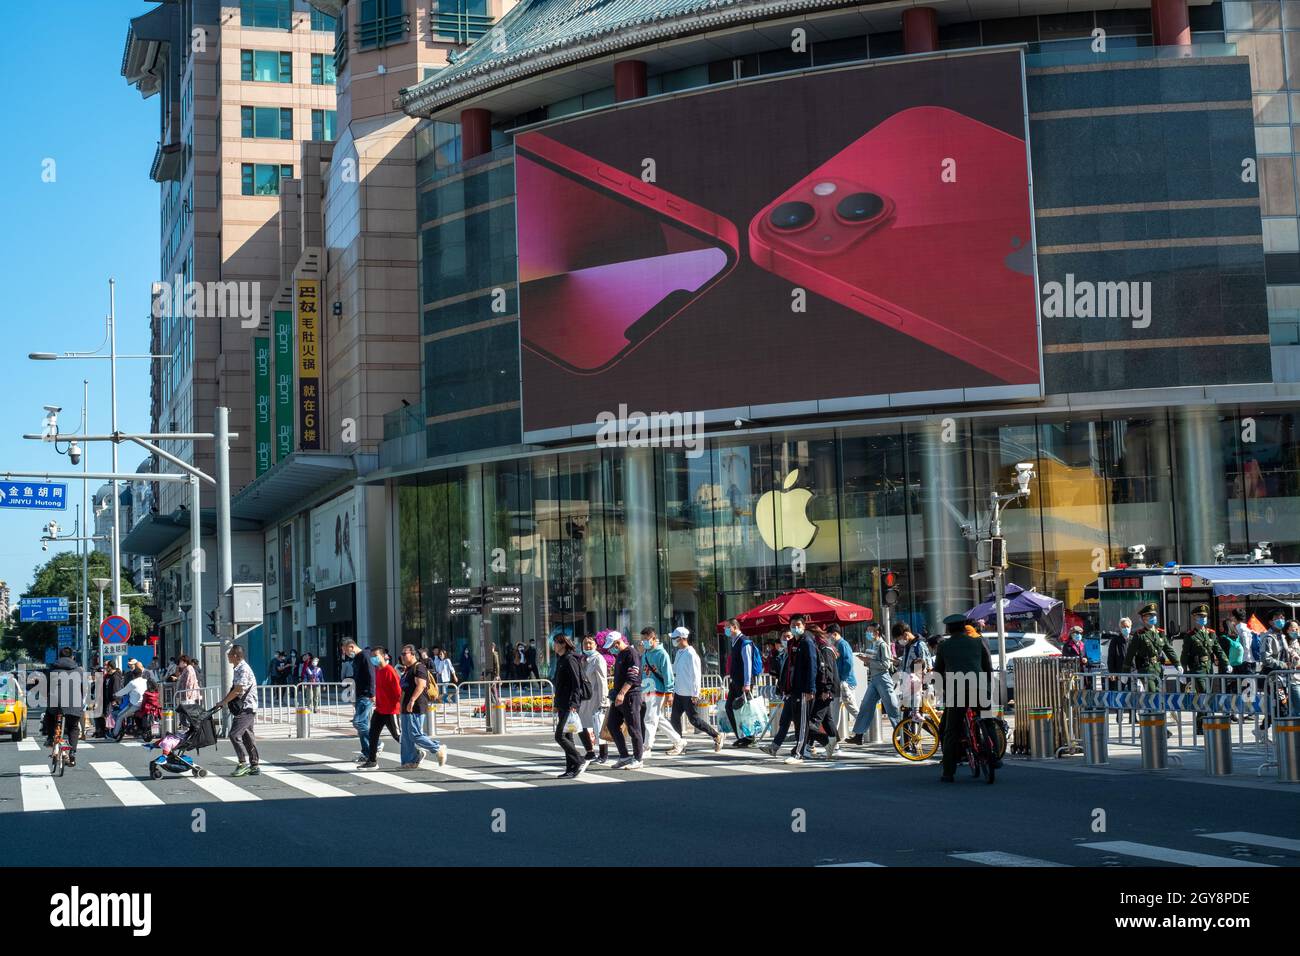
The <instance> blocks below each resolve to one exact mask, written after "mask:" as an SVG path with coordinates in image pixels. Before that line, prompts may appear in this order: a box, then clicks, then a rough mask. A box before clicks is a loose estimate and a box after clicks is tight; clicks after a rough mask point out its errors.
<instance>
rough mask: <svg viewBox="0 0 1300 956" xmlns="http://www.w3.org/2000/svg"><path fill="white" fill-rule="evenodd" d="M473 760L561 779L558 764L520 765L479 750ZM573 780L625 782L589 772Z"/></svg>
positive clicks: (580, 781)
mask: <svg viewBox="0 0 1300 956" xmlns="http://www.w3.org/2000/svg"><path fill="white" fill-rule="evenodd" d="M461 753H465V751H461ZM551 756H552V757H554V756H557V755H556V754H551ZM473 758H474V759H475V760H482V761H484V762H486V763H491V764H497V765H498V766H502V767H517V768H518V769H520V770H527V771H530V772H532V773H539V774H547V775H549V776H552V777H554V778H555V779H557V780H558V779H559V774H558V772H557V771H558V770H559V764H558V763H557V764H555V765H547V764H542V763H520V762H519V761H518V760H515V759H514V758H512V757H502V756H499V755H498V754H485V753H481V752H479V751H477V750H476V751H474V754H473ZM572 779H574V780H576V781H577V782H578V783H622V782H623V781H621V780H619V779H618V778H617V777H611V776H607V775H606V774H600V773H595V772H594V771H587V772H585V773H583V775H582V776H581V777H574V778H572Z"/></svg>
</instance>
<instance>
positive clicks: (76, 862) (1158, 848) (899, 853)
mask: <svg viewBox="0 0 1300 956" xmlns="http://www.w3.org/2000/svg"><path fill="white" fill-rule="evenodd" d="M451 743H452V759H451V760H450V761H449V764H448V772H446V773H442V772H439V771H438V770H437V769H436V768H433V769H428V770H426V769H424V768H421V769H420V770H417V771H397V769H396V760H395V759H392V756H391V750H392V749H393V745H392V743H391V742H389V748H390V754H389V755H388V756H387V757H386V759H385V761H384V764H383V766H381V768H380V770H381V772H382V773H381V774H380V776H379V777H375V776H373V775H371V776H369V777H367V776H366V775H365V774H364V773H356V772H353V767H352V766H351V759H352V755H353V754H354V752H355V745H354V743H353V742H352V741H349V740H343V739H325V740H319V739H318V740H309V741H296V740H278V741H268V742H265V743H264V744H263V747H262V759H263V762H264V763H265V764H269V765H270V766H272V767H274V768H276V769H274V770H271V771H269V772H264V773H263V774H262V775H261V776H260V777H252V778H249V777H245V778H238V779H234V780H231V779H230V778H229V776H228V775H229V773H230V772H231V770H232V769H233V767H234V764H233V762H231V759H230V758H231V750H230V747H229V745H228V744H226V743H225V742H222V743H221V744H220V745H219V747H218V749H217V751H216V752H215V753H214V752H213V751H211V750H208V751H204V752H203V755H202V762H203V763H204V764H205V765H206V766H207V767H209V768H211V769H212V773H211V775H210V776H209V777H208V778H205V780H204V781H196V780H194V779H192V778H191V777H190V776H188V775H186V776H181V777H171V776H169V777H165V778H164V779H162V780H158V781H154V780H150V779H149V778H148V776H147V772H146V766H147V762H148V759H149V754H148V753H146V752H145V751H144V750H143V749H142V748H140V747H139V746H138V745H131V744H104V743H103V742H97V745H96V746H95V748H94V749H93V750H89V751H83V752H82V753H81V755H80V759H79V765H78V766H77V767H76V768H74V769H70V770H68V771H67V773H66V775H65V776H64V777H63V778H61V779H59V780H53V779H51V778H50V776H49V773H48V769H46V766H45V763H44V761H45V753H44V751H41V750H35V751H33V750H25V751H19V750H17V748H16V747H15V746H14V745H13V744H9V743H6V744H0V845H3V846H4V847H5V851H6V857H7V858H9V859H11V860H17V861H21V862H22V863H24V864H27V865H61V866H85V865H89V866H107V865H120V864H121V861H122V856H123V854H124V853H126V854H129V853H130V852H131V851H130V849H129V847H130V845H131V844H130V842H129V840H126V841H124V839H123V838H125V837H129V836H130V835H131V834H138V835H140V836H141V837H142V839H141V840H140V841H139V843H138V845H139V846H140V853H141V861H142V862H145V861H146V860H148V861H150V862H156V861H157V850H156V845H157V841H158V840H162V841H163V842H164V843H165V845H166V848H167V849H166V856H167V860H168V862H169V863H174V864H200V865H205V864H206V865H221V864H233V863H243V864H253V865H256V866H276V865H326V866H329V865H342V864H347V865H377V866H382V865H391V864H412V863H418V862H421V861H430V860H436V861H437V862H438V863H440V864H442V865H475V864H484V863H492V864H495V865H510V866H514V865H529V864H548V865H555V864H563V865H579V866H581V865H586V864H602V863H604V864H608V863H611V862H615V861H614V860H613V859H612V857H611V853H612V852H614V851H613V850H612V847H613V846H619V847H622V848H623V849H622V850H621V851H620V852H623V853H626V854H628V857H627V861H629V862H630V861H632V860H635V861H636V862H637V863H639V864H642V865H646V864H650V865H658V864H663V865H684V864H689V865H709V864H714V865H753V864H760V865H819V864H868V863H869V864H875V865H880V866H890V867H894V866H985V865H997V864H1010V865H1015V864H1024V863H1027V862H1032V863H1033V864H1034V865H1044V864H1056V865H1065V866H1150V865H1175V866H1184V865H1210V864H1217V865H1242V864H1263V865H1268V866H1295V865H1300V815H1297V813H1296V810H1297V808H1298V804H1297V794H1296V793H1294V792H1290V791H1277V790H1250V791H1248V792H1243V791H1240V790H1235V789H1229V788H1220V787H1209V786H1203V785H1198V784H1195V783H1190V782H1187V781H1177V780H1171V779H1168V778H1161V777H1159V776H1153V775H1146V774H1141V773H1132V774H1123V775H1115V774H1109V775H1105V774H1091V773H1075V772H1065V771H1061V770H1057V769H1046V768H1041V767H1035V766H1029V765H1026V764H1024V763H1023V762H1020V761H1017V760H1014V759H1011V758H1008V760H1007V761H1006V764H1005V767H1004V770H1003V772H1001V773H1000V774H999V776H998V780H997V783H996V784H994V785H992V786H989V785H987V784H985V783H983V782H982V781H976V780H973V779H971V778H970V776H969V774H968V772H965V771H959V774H958V782H957V783H956V784H951V785H947V784H940V783H939V782H938V775H939V773H938V768H937V766H935V765H933V764H927V765H912V764H906V763H903V762H901V761H899V760H897V758H893V757H889V756H886V755H885V754H884V752H883V751H878V752H874V753H872V754H864V753H862V752H860V751H858V752H854V753H853V754H851V755H849V756H847V757H845V758H844V759H843V760H837V761H835V762H834V763H832V764H825V763H822V764H808V765H805V766H803V767H796V768H790V767H787V766H786V765H784V764H783V763H781V762H780V761H772V760H768V759H766V758H763V759H760V758H756V757H754V756H752V755H751V756H744V755H739V754H723V755H717V756H715V755H713V754H712V753H711V751H707V748H703V747H701V746H700V745H699V744H694V745H693V748H694V747H699V748H700V750H699V752H698V753H697V752H695V751H694V749H693V752H692V753H691V754H690V755H688V758H668V757H664V756H661V755H656V757H655V758H654V760H653V761H651V762H650V763H649V764H647V766H648V767H649V768H651V769H656V770H658V771H660V772H661V773H666V774H667V776H652V775H650V774H649V773H630V772H615V771H609V770H606V771H594V770H593V771H590V772H589V773H590V775H591V776H597V775H600V776H602V777H606V778H608V777H615V776H617V777H620V778H621V779H620V780H619V781H618V784H617V785H613V784H612V783H609V784H601V783H596V782H591V783H584V782H581V781H580V782H570V781H561V780H556V779H554V778H553V776H552V774H553V773H558V772H559V770H560V769H562V767H561V764H560V760H559V756H558V753H559V752H558V748H556V747H555V745H554V744H553V743H552V742H551V741H550V740H549V739H548V738H545V737H539V736H519V737H507V738H495V739H493V740H491V741H488V740H485V739H483V738H478V739H475V740H474V741H472V742H463V741H459V740H457V741H452V742H451ZM511 748H522V749H520V750H512V749H511ZM551 754H554V756H551ZM23 767H26V768H27V770H26V771H25V773H24V771H23V770H22V769H21V768H23ZM452 774H456V776H452ZM466 778H469V779H466ZM200 784H203V786H201V785H200ZM399 786H400V787H405V788H407V789H412V790H419V791H423V792H413V793H407V792H399V791H397V790H396V789H394V788H395V787H399ZM356 798H360V799H356ZM1097 821H1101V822H1100V825H1101V826H1104V831H1096V830H1094V827H1097V826H1099V823H1098V822H1097ZM368 822H369V823H373V824H375V826H372V827H369V830H370V832H371V833H373V834H374V838H373V839H366V838H365V836H364V834H365V832H366V830H367V826H366V824H367V823H368ZM200 823H201V824H202V827H199V824H200ZM394 825H395V827H396V829H393V827H394ZM196 829H200V830H201V832H195V830H196ZM1239 831H1244V833H1241V834H1239V835H1236V836H1232V835H1231V834H1238V832H1239ZM1208 834H1229V835H1230V836H1228V837H1227V838H1224V839H1220V838H1210V837H1209V836H1208ZM1135 845H1136V849H1135ZM1183 854H1193V855H1192V856H1184V855H1183ZM1022 858H1023V859H1022Z"/></svg>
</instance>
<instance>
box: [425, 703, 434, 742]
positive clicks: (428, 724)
mask: <svg viewBox="0 0 1300 956" xmlns="http://www.w3.org/2000/svg"><path fill="white" fill-rule="evenodd" d="M424 734H425V736H426V737H432V736H433V705H432V704H431V705H430V706H429V709H428V710H426V711H425V712H424Z"/></svg>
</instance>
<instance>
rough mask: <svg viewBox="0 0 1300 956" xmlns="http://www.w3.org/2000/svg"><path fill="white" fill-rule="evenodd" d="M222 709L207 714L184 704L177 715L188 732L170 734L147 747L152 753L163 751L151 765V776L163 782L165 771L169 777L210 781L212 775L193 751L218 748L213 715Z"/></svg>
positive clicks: (192, 705) (201, 708) (206, 711)
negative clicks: (187, 776) (180, 775)
mask: <svg viewBox="0 0 1300 956" xmlns="http://www.w3.org/2000/svg"><path fill="white" fill-rule="evenodd" d="M218 709H219V708H213V709H212V710H205V709H204V708H203V707H201V706H199V705H198V704H181V705H180V706H179V707H178V708H177V712H178V714H179V715H180V717H181V720H182V721H183V722H184V723H185V725H186V728H185V732H184V733H183V734H175V733H172V734H166V735H164V736H163V737H162V739H160V740H158V741H156V742H154V743H148V744H145V746H146V747H148V748H149V749H150V750H161V751H162V753H160V754H159V755H158V756H156V757H154V758H153V759H152V760H151V761H149V776H151V777H153V778H154V779H155V780H159V779H161V778H162V775H163V771H164V770H165V771H167V772H168V773H192V774H194V776H196V777H206V776H207V775H208V772H207V771H206V770H205V769H203V768H202V767H200V766H199V765H198V764H197V763H195V762H194V758H193V757H191V756H190V755H189V751H191V750H199V749H200V748H202V747H215V746H216V744H217V730H216V727H214V726H213V723H212V715H213V714H215V713H216V712H217V710H218Z"/></svg>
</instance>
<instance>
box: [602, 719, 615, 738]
mask: <svg viewBox="0 0 1300 956" xmlns="http://www.w3.org/2000/svg"><path fill="white" fill-rule="evenodd" d="M600 739H601V740H603V741H605V743H607V744H612V743H613V742H614V735H613V734H611V733H610V732H609V718H608V717H606V718H605V721H604V723H602V724H601V725H600Z"/></svg>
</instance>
